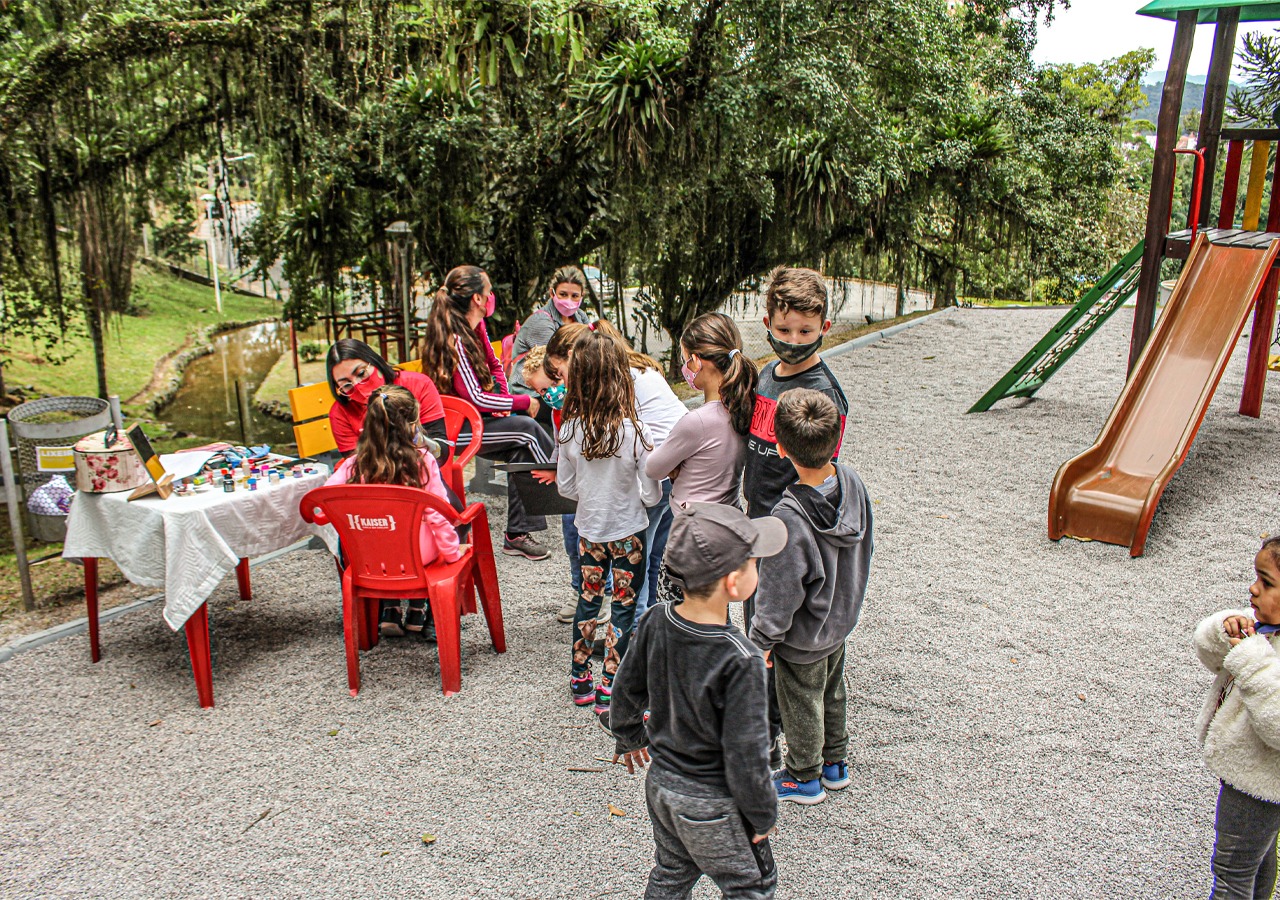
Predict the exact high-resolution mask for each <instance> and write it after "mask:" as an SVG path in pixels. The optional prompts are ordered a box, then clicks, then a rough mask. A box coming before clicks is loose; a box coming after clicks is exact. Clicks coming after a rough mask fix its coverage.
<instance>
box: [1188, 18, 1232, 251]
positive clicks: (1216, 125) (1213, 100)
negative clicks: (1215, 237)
mask: <svg viewBox="0 0 1280 900" xmlns="http://www.w3.org/2000/svg"><path fill="white" fill-rule="evenodd" d="M1239 22H1240V8H1239V7H1238V6H1233V7H1231V8H1230V9H1219V10H1218V24H1217V26H1216V27H1215V28H1214V30H1213V53H1212V55H1211V56H1210V57H1209V80H1208V82H1206V83H1205V86H1204V106H1203V108H1202V109H1201V110H1200V133H1199V134H1198V135H1197V136H1196V139H1197V141H1198V143H1199V146H1200V147H1201V148H1203V149H1204V184H1203V185H1202V186H1201V188H1200V227H1201V228H1208V227H1209V216H1210V210H1209V206H1210V203H1211V201H1212V199H1213V176H1214V174H1215V172H1216V171H1217V163H1218V142H1219V140H1220V135H1221V133H1222V111H1223V109H1224V108H1225V107H1226V104H1227V87H1228V82H1229V81H1230V78H1231V62H1232V60H1233V59H1234V58H1235V52H1236V26H1237V25H1238V24H1239Z"/></svg>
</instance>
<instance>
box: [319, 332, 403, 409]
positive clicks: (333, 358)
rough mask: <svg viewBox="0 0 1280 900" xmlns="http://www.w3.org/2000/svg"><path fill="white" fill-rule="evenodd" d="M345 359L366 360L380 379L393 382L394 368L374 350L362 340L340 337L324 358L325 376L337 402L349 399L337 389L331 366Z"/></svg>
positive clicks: (388, 382) (344, 401) (394, 377)
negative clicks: (377, 372)
mask: <svg viewBox="0 0 1280 900" xmlns="http://www.w3.org/2000/svg"><path fill="white" fill-rule="evenodd" d="M347 359H358V360H360V361H361V362H366V363H368V364H369V365H371V366H373V367H374V368H375V369H377V370H378V371H379V372H381V373H382V380H383V381H385V382H386V383H387V384H394V383H395V380H396V370H395V369H394V368H393V367H392V365H391V363H389V362H387V361H386V360H385V359H383V358H382V357H381V356H380V355H379V354H378V352H377V351H376V350H374V349H373V348H372V347H370V346H369V345H368V344H366V343H365V342H364V341H357V340H356V339H355V338H342V339H341V340H339V341H334V342H333V346H332V347H330V348H329V355H328V356H326V357H325V360H324V362H325V377H326V378H327V379H329V390H331V391H333V396H335V397H337V398H338V402H339V403H347V402H349V400H348V398H347V396H346V394H342V393H339V391H338V383H337V382H336V381H334V380H333V367H334V366H336V365H337V364H338V363H340V362H342V361H343V360H347Z"/></svg>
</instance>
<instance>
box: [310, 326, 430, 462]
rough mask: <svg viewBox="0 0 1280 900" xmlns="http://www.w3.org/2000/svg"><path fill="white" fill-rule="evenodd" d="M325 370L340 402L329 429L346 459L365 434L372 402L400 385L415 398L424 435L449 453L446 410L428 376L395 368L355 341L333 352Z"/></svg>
mask: <svg viewBox="0 0 1280 900" xmlns="http://www.w3.org/2000/svg"><path fill="white" fill-rule="evenodd" d="M325 370H326V373H327V375H328V379H329V389H330V390H331V391H333V396H334V397H336V398H337V400H338V402H337V403H335V404H333V406H332V408H330V410H329V427H330V428H331V429H332V431H333V442H334V443H335V444H337V445H338V452H340V453H341V454H342V455H343V456H344V457H345V456H350V455H351V454H352V453H354V452H355V449H356V442H357V441H358V440H359V439H360V433H361V432H362V431H364V418H365V413H366V412H368V409H369V398H370V397H371V396H372V395H373V392H374V391H376V390H377V389H378V388H380V387H382V386H383V385H384V384H398V385H400V387H403V388H407V389H408V390H409V393H411V394H413V396H414V399H416V400H417V401H418V410H419V417H420V421H421V423H422V431H423V433H425V434H426V436H427V437H429V438H431V439H432V440H434V441H435V442H436V443H437V444H438V445H440V447H441V448H442V450H441V453H444V452H446V450H445V449H444V448H447V446H448V442H447V439H446V437H445V427H444V406H443V405H442V404H441V403H440V391H439V390H437V389H436V385H435V382H433V381H432V380H431V379H430V378H428V377H427V376H426V375H420V374H418V373H417V372H404V371H401V370H400V369H397V368H394V367H393V366H392V365H391V364H390V363H388V362H387V361H386V360H385V359H383V358H382V357H381V356H379V355H378V353H377V352H376V351H375V350H374V349H373V348H372V347H370V346H369V345H368V344H366V343H365V342H364V341H357V340H354V339H353V338H343V339H342V340H340V341H337V342H335V343H334V345H333V346H332V347H330V348H329V355H328V357H327V358H326V359H325Z"/></svg>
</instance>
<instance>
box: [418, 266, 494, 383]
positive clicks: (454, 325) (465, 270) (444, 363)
mask: <svg viewBox="0 0 1280 900" xmlns="http://www.w3.org/2000/svg"><path fill="white" fill-rule="evenodd" d="M484 283H485V273H484V270H483V269H481V268H480V267H479V266H457V267H456V268H454V269H453V270H452V271H450V272H449V274H448V275H446V276H445V279H444V284H443V285H441V287H440V290H438V291H436V299H435V302H434V303H432V304H431V312H430V313H429V314H428V315H427V332H426V334H425V335H423V338H422V344H421V346H420V348H419V351H418V355H419V356H421V357H422V371H423V372H424V373H425V374H426V375H427V376H428V377H429V378H430V379H431V380H432V381H434V382H435V383H436V387H438V388H439V389H440V390H441V391H447V392H448V393H453V370H454V369H455V368H457V358H456V357H455V355H454V353H455V351H454V345H453V339H454V338H455V337H459V338H462V347H463V349H464V350H465V351H466V354H467V360H468V361H469V362H470V363H471V368H472V369H474V370H475V373H476V377H477V378H479V379H480V387H481V388H482V389H484V390H486V391H489V390H493V385H494V379H493V373H492V372H490V371H489V363H488V358H487V357H486V356H485V352H484V348H483V347H481V346H480V339H479V338H478V337H477V336H476V332H475V329H474V328H472V327H471V325H470V324H469V323H468V322H467V310H468V309H469V308H470V306H471V298H472V297H474V296H475V295H476V294H479V293H483V292H484Z"/></svg>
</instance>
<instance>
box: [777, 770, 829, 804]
mask: <svg viewBox="0 0 1280 900" xmlns="http://www.w3.org/2000/svg"><path fill="white" fill-rule="evenodd" d="M773 787H774V789H775V790H776V791H777V792H778V799H779V800H790V801H791V802H792V803H802V804H804V805H805V806H813V804H815V803H821V802H822V801H823V800H826V799H827V792H826V791H824V790H823V789H822V779H820V778H811V779H809V780H808V781H797V780H796V779H794V778H792V777H791V773H790V772H787V771H785V770H784V771H783V772H782V774H780V775H778V776H777V777H776V778H774V779H773Z"/></svg>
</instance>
